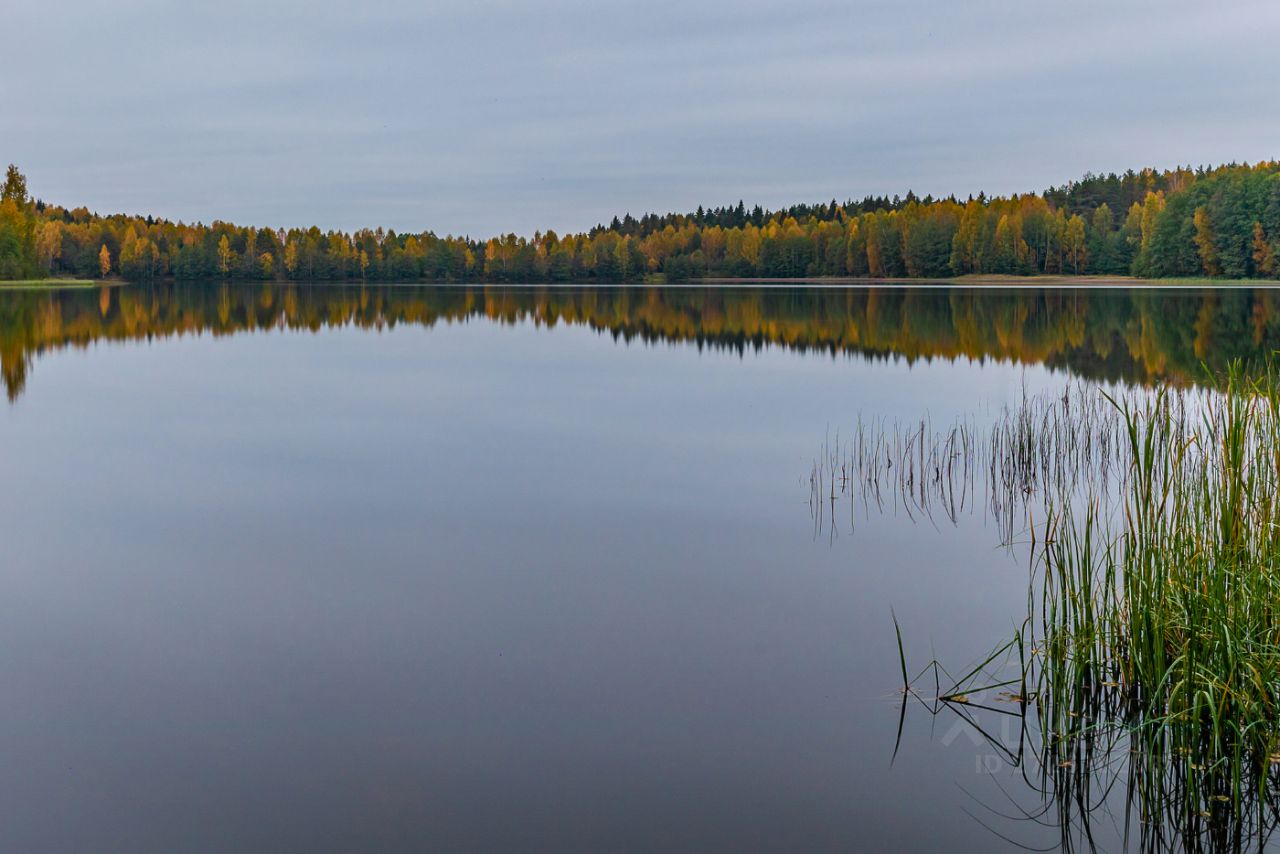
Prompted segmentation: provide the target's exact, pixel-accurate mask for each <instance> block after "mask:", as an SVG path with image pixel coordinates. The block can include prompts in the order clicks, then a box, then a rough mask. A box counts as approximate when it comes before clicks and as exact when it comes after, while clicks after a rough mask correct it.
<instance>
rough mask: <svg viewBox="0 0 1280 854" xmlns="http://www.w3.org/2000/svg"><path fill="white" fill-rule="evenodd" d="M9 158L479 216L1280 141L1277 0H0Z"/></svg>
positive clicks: (771, 192) (46, 169)
mask: <svg viewBox="0 0 1280 854" xmlns="http://www.w3.org/2000/svg"><path fill="white" fill-rule="evenodd" d="M3 19H4V30H5V36H4V49H3V50H0V160H3V161H5V162H8V161H13V162H16V163H17V164H18V165H19V166H20V167H21V168H22V169H23V171H25V172H26V173H27V175H28V178H29V183H30V187H31V190H32V192H33V193H34V194H36V195H38V196H40V197H42V198H44V199H47V200H50V201H56V202H58V203H63V204H68V205H76V204H85V205H88V206H89V207H90V208H92V209H94V210H97V211H99V212H100V213H108V212H117V211H123V212H129V213H154V214H156V215H160V216H165V217H169V218H172V219H183V220H188V221H191V220H203V221H205V222H208V221H211V220H213V219H224V220H231V221H234V222H238V223H243V224H255V225H269V226H279V225H284V226H294V225H311V224H317V225H319V226H321V227H322V228H344V229H350V228H355V227H359V226H363V225H384V226H389V227H393V228H395V229H397V230H400V231H403V230H414V231H418V230H424V229H431V230H434V231H436V232H438V233H441V234H444V233H450V232H451V233H455V234H457V233H469V234H471V235H473V236H487V235H489V234H492V233H497V232H505V231H516V232H518V233H532V232H533V231H534V230H535V229H537V228H544V229H545V228H548V227H551V228H555V229H556V230H559V231H565V230H579V229H584V228H588V227H590V226H591V225H593V224H595V223H596V222H600V221H607V220H608V219H609V218H610V217H612V216H613V215H614V214H615V213H618V214H621V213H623V212H626V211H630V212H632V213H634V214H637V215H638V214H640V213H642V212H644V211H661V212H666V211H673V210H674V211H686V210H692V209H694V208H696V207H697V206H698V205H699V204H704V205H716V204H723V203H733V202H736V201H737V200H738V199H740V198H741V199H744V200H745V201H746V202H747V204H748V206H750V205H752V204H755V203H760V204H763V205H765V206H766V207H777V206H781V205H784V204H789V203H792V202H797V201H816V200H822V199H830V198H832V197H833V196H834V197H836V198H838V199H842V200H843V199H845V198H848V197H850V196H852V197H862V196H864V195H866V194H868V193H873V194H880V193H884V194H890V195H892V194H893V193H904V192H905V191H906V190H907V189H914V190H915V191H916V192H917V193H920V194H921V195H923V194H925V193H933V194H935V195H946V194H948V193H955V194H957V195H961V196H966V195H968V194H970V193H977V192H978V191H979V190H986V191H987V192H997V193H1007V192H1014V191H1023V190H1040V189H1043V188H1044V187H1046V186H1048V185H1051V184H1057V183H1062V182H1063V181H1066V180H1068V179H1071V178H1074V177H1078V176H1079V175H1081V174H1082V173H1084V172H1086V171H1112V170H1114V171H1123V170H1124V169H1126V168H1129V167H1134V168H1138V167H1142V166H1144V165H1155V166H1159V167H1168V166H1173V165H1176V164H1185V163H1191V164H1201V163H1217V162H1222V161H1229V160H1237V161H1239V160H1248V161H1251V162H1252V161H1256V160H1259V159H1263V158H1267V159H1271V158H1277V157H1280V62H1277V59H1276V57H1277V49H1278V46H1280V3H1277V2H1275V0H1265V2H1236V3H1230V4H1215V3H1212V2H1205V0H1198V2H1182V0H1160V2H1124V0H1106V2H1092V0H1088V1H1087V2H1086V1H1085V0H1071V2H1062V0H1054V2H1040V0H1020V2H1019V1H1018V0H1009V2H1005V1H1004V0H1001V1H1000V2H983V0H894V2H843V3H835V2H811V0H803V2H797V0H790V1H789V2H781V0H768V2H757V0H725V2H720V0H716V2H701V3H698V2H689V0H683V2H661V0H651V2H647V3H628V4H616V3H607V2H600V0H596V2H575V0H547V1H546V2H540V3H516V2H484V0H457V1H456V2H451V3H435V2H401V0H382V2H370V3H351V2H343V3H326V2H324V0H309V2H265V0H254V2H235V1H234V0H231V1H230V2H229V1H228V0H222V2H217V3H206V2H196V0H181V2H145V0H124V1H123V2H120V1H119V0H116V1H115V2H109V3H104V2H101V0H40V2H34V1H33V2H16V1H15V2H9V3H6V8H5V9H4V12H3Z"/></svg>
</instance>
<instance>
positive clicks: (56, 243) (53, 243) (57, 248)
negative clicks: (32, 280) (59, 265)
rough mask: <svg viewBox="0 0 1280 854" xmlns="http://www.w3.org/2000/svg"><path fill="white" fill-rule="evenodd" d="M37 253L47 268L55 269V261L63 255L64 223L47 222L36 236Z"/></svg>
mask: <svg viewBox="0 0 1280 854" xmlns="http://www.w3.org/2000/svg"><path fill="white" fill-rule="evenodd" d="M36 254H37V255H38V256H39V258H40V262H41V263H42V264H44V267H45V269H46V270H50V271H52V270H53V262H54V261H56V260H58V258H60V257H61V256H62V223H60V222H58V221H56V220H50V221H49V222H46V223H45V224H44V225H43V226H42V227H41V228H40V233H39V235H38V236H37V237H36Z"/></svg>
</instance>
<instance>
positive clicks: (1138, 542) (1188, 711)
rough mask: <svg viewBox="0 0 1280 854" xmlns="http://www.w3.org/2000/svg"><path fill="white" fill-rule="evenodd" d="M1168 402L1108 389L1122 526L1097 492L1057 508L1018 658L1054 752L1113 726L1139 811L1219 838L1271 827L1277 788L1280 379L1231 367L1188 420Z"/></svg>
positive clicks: (1188, 834) (1192, 834) (1193, 833)
mask: <svg viewBox="0 0 1280 854" xmlns="http://www.w3.org/2000/svg"><path fill="white" fill-rule="evenodd" d="M1177 403H1178V402H1176V401H1175V400H1174V399H1173V398H1172V397H1171V395H1169V394H1168V393H1163V394H1160V395H1158V396H1157V397H1156V398H1155V399H1153V400H1149V401H1147V402H1146V403H1145V404H1144V405H1141V406H1139V407H1133V406H1131V405H1130V403H1129V402H1127V401H1116V402H1115V406H1116V407H1117V409H1118V411H1119V412H1120V413H1121V415H1122V417H1123V422H1124V425H1125V433H1126V438H1127V443H1126V446H1125V448H1124V451H1125V452H1126V453H1127V475H1126V478H1125V485H1124V488H1123V490H1122V494H1121V498H1120V500H1119V507H1120V510H1121V519H1120V522H1119V526H1118V527H1119V532H1118V535H1116V536H1111V535H1110V533H1109V524H1108V517H1107V515H1106V511H1105V508H1106V504H1105V496H1103V495H1100V494H1098V493H1096V492H1091V493H1090V494H1089V498H1090V500H1089V501H1087V502H1085V503H1084V506H1083V508H1081V507H1080V506H1079V505H1078V504H1073V503H1072V502H1069V501H1062V502H1057V503H1054V504H1052V505H1051V508H1050V514H1049V518H1048V519H1046V521H1045V523H1044V531H1045V535H1044V537H1043V540H1044V543H1043V546H1042V552H1041V555H1040V558H1041V560H1040V565H1041V567H1042V570H1043V576H1042V579H1041V584H1040V591H1041V598H1040V605H1039V636H1040V639H1039V643H1038V644H1033V648H1035V649H1036V650H1037V652H1036V655H1035V660H1033V661H1030V662H1028V667H1029V668H1030V669H1032V670H1034V672H1035V673H1036V675H1037V678H1036V679H1035V680H1034V682H1035V684H1036V685H1037V687H1038V696H1037V703H1036V710H1037V712H1038V714H1039V717H1040V724H1041V730H1042V732H1043V733H1044V734H1045V736H1046V738H1047V742H1046V745H1047V748H1048V750H1049V752H1050V754H1051V757H1056V755H1057V754H1059V753H1061V752H1063V751H1070V750H1074V749H1076V748H1077V747H1078V746H1079V745H1080V744H1082V743H1092V742H1093V741H1094V739H1096V737H1097V734H1098V733H1100V732H1106V731H1107V730H1109V729H1121V730H1123V731H1124V732H1125V733H1126V734H1128V736H1129V746H1130V749H1131V751H1132V755H1133V757H1134V763H1135V773H1137V774H1139V775H1140V776H1141V782H1142V783H1143V784H1142V785H1140V786H1136V787H1135V788H1134V790H1133V792H1134V796H1135V801H1136V806H1137V807H1138V809H1139V812H1140V816H1141V818H1142V820H1143V821H1144V822H1153V821H1156V820H1157V819H1159V818H1162V817H1163V818H1164V819H1171V820H1172V821H1173V824H1174V826H1175V827H1176V828H1177V829H1178V830H1179V831H1180V835H1181V836H1182V837H1184V838H1190V839H1197V840H1201V841H1204V839H1205V838H1206V835H1207V838H1208V839H1210V840H1215V841H1216V842H1217V843H1227V842H1228V841H1230V840H1231V839H1233V838H1234V839H1237V840H1239V838H1240V836H1241V834H1242V832H1243V829H1244V828H1245V827H1253V828H1254V829H1255V830H1257V831H1260V830H1261V828H1263V827H1265V826H1266V825H1267V823H1268V822H1267V820H1266V816H1265V814H1264V812H1265V810H1264V807H1265V806H1266V805H1268V803H1269V802H1272V803H1273V802H1274V799H1273V798H1272V797H1271V796H1270V793H1269V792H1268V791H1267V784H1268V781H1269V780H1270V777H1271V774H1270V766H1271V763H1272V759H1273V757H1274V756H1275V754H1276V748H1277V741H1278V737H1280V721H1278V720H1277V714H1278V712H1280V524H1278V523H1280V517H1278V515H1277V514H1278V513H1280V391H1278V386H1277V377H1276V375H1275V372H1274V370H1273V369H1271V368H1269V367H1268V368H1265V369H1264V370H1263V371H1262V372H1261V373H1259V374H1255V373H1252V372H1246V371H1245V370H1243V369H1242V368H1241V367H1240V366H1239V365H1235V366H1233V367H1232V368H1231V369H1230V370H1229V371H1228V372H1227V374H1226V375H1225V376H1224V377H1222V378H1221V379H1220V380H1219V383H1218V386H1217V393H1216V394H1212V395H1210V396H1209V397H1207V398H1206V399H1205V401H1204V406H1203V408H1202V410H1201V412H1200V413H1199V414H1198V417H1189V416H1188V414H1187V410H1186V408H1185V407H1181V406H1178V405H1176V404H1177ZM1033 625H1034V623H1033ZM1246 810H1254V811H1258V814H1257V815H1256V816H1252V817H1250V816H1246V815H1244V813H1245V811H1246ZM1272 812H1273V813H1274V809H1272ZM1251 818H1252V819H1256V820H1250V819H1251Z"/></svg>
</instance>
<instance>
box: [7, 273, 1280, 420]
mask: <svg viewBox="0 0 1280 854" xmlns="http://www.w3.org/2000/svg"><path fill="white" fill-rule="evenodd" d="M473 318H482V319H488V320H491V321H495V322H499V323H504V324H514V323H517V322H524V321H532V322H534V323H538V324H546V325H555V324H558V323H565V324H573V325H585V326H588V327H590V328H592V329H596V330H598V331H601V332H608V333H609V334H611V335H613V336H615V337H616V338H619V339H622V340H625V341H632V340H640V341H644V342H660V341H676V342H688V343H696V344H697V345H698V346H700V347H701V346H709V347H716V348H730V349H736V350H738V351H744V350H746V349H748V348H755V349H759V348H763V347H767V346H778V347H784V348H788V349H795V350H800V351H810V350H813V351H828V352H830V353H832V354H838V353H839V354H848V355H859V356H864V357H868V358H884V357H901V358H905V359H908V360H916V359H935V358H940V359H973V360H985V359H997V360H1002V361H1013V362H1018V363H1023V364H1045V365H1048V366H1050V367H1054V368H1062V369H1066V370H1069V371H1070V372H1072V373H1074V374H1077V375H1080V376H1085V377H1090V378H1097V379H1106V380H1112V381H1116V380H1123V381H1132V382H1150V381H1153V380H1166V381H1173V382H1178V383H1183V382H1194V381H1196V380H1198V378H1199V377H1200V376H1201V373H1202V365H1203V363H1205V362H1207V363H1208V364H1209V365H1210V366H1211V367H1212V366H1216V365H1221V364H1224V363H1225V362H1226V361H1227V360H1229V359H1233V358H1239V357H1244V358H1256V357H1259V356H1261V355H1264V354H1266V353H1269V352H1271V351H1272V350H1274V349H1276V347H1277V346H1278V345H1280V291H1277V290H1269V289H1265V288H1258V289H1252V288H1239V289H1208V290H1205V289H1194V288H1180V289H1160V290H1156V289H1126V288H1114V289H1110V288H1109V289H1077V290H1069V289H1068V290H1064V289H1057V288H1054V289H1046V288H1020V289H991V288H982V289H975V288H951V287H937V288H897V287H859V288H816V289H815V288H806V289H788V288H761V287H754V288H736V287H735V288H665V287H649V288H623V287H618V288H564V289H560V288H525V287H476V288H460V287H397V286H378V287H339V286H293V285H290V286H277V285H252V286H250V285H244V286H240V285H226V284H216V283H214V284H180V285H173V286H160V287H146V288H144V287H126V288H118V289H102V290H96V291H95V290H88V291H86V290H65V291H0V368H2V370H3V376H4V383H5V389H6V391H7V392H8V395H9V399H10V400H15V399H17V398H18V397H19V396H20V395H21V394H22V391H23V389H24V388H25V386H26V383H27V380H28V375H29V373H30V371H31V364H32V359H33V357H35V356H37V355H38V354H40V353H42V352H44V351H46V350H49V349H57V348H62V347H68V346H86V345H88V344H90V343H92V342H95V341H100V340H106V341H118V340H143V339H150V338H154V337H166V336H172V335H185V334H192V333H205V332H207V333H210V334H214V335H226V334H233V333H236V332H242V331H251V330H269V329H292V330H303V329H306V330H313V331H314V330H319V329H323V328H327V327H337V326H347V325H354V326H358V327H360V328H364V329H370V328H372V329H379V328H383V327H390V326H394V325H396V324H403V323H407V324H415V325H420V326H424V327H430V326H433V325H434V324H436V323H439V322H441V321H444V322H449V323H452V322H461V321H467V320H470V319H473Z"/></svg>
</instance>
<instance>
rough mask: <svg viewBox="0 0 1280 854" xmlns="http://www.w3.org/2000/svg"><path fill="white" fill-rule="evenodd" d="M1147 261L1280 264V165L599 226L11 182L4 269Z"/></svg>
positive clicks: (513, 275)
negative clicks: (301, 215) (428, 219)
mask: <svg viewBox="0 0 1280 854" xmlns="http://www.w3.org/2000/svg"><path fill="white" fill-rule="evenodd" d="M969 274H978V275H1001V274H1003V275H1036V274H1050V275H1052V274H1062V275H1136V276H1143V277H1152V278H1161V277H1200V276H1208V277H1223V278H1280V162H1276V161H1267V162H1260V163H1256V164H1253V165H1249V164H1239V165H1238V164H1229V165H1226V166H1219V167H1215V168H1203V167H1202V168H1199V169H1195V170H1193V169H1189V168H1179V169H1174V170H1165V171H1157V170H1154V169H1144V170H1142V171H1141V172H1134V171H1129V172H1126V173H1125V174H1123V175H1116V174H1110V175H1101V176H1098V175H1086V176H1085V177H1084V178H1082V179H1081V180H1079V181H1074V182H1071V183H1069V184H1065V185H1063V186H1061V187H1052V188H1050V189H1048V190H1046V191H1044V192H1043V193H1039V194H1035V193H1026V194H1021V195H1013V196H1005V197H987V196H985V195H979V196H978V197H976V198H969V199H967V200H964V201H961V200H959V199H957V198H955V197H949V198H945V199H934V198H932V197H927V196H926V197H924V198H919V197H917V196H915V195H914V194H912V193H908V194H907V196H906V197H904V198H899V197H896V196H895V197H894V198H892V199H888V198H874V197H868V198H866V199H863V200H862V201H852V200H850V201H847V202H845V203H843V204H841V203H837V202H836V201H835V200H832V201H831V202H830V203H820V204H813V205H795V206H792V207H790V208H786V209H783V210H779V211H768V210H764V209H762V208H760V207H759V206H757V207H755V208H753V209H751V210H748V209H747V208H746V206H745V205H744V204H743V203H742V202H739V203H738V204H737V205H730V206H725V207H719V208H710V209H705V208H701V207H700V208H699V209H698V210H697V211H695V212H692V213H689V214H666V215H657V214H646V215H645V216H643V217H641V218H639V219H636V218H634V217H632V216H630V215H627V216H625V217H624V218H622V219H618V218H615V219H614V220H613V221H612V222H610V223H609V224H608V225H603V224H602V225H599V226H597V227H595V228H593V229H591V230H590V231H588V232H585V233H579V234H566V235H563V236H562V235H558V234H556V233H555V232H554V231H546V232H541V231H539V232H536V233H535V234H534V235H533V236H532V237H524V236H517V235H515V234H506V235H501V236H497V237H492V238H489V239H488V240H475V239H472V238H470V237H455V236H453V235H446V236H443V237H441V236H438V235H437V234H435V233H434V232H431V231H426V232H421V233H396V232H395V231H392V230H384V229H382V228H377V229H361V230H358V231H355V232H351V233H348V232H343V231H321V230H320V229H319V228H316V227H314V226H313V227H311V228H308V229H300V228H293V229H287V230H286V229H270V228H255V227H245V226H237V225H234V224H231V223H226V222H213V223H211V224H209V225H205V224H203V223H195V224H187V223H182V222H171V221H169V220H164V219H156V218H154V217H151V216H147V217H139V216H129V215H124V214H114V215H110V216H101V215H99V214H96V213H91V212H90V211H89V210H87V209H86V208H83V207H79V208H71V209H68V208H65V207H61V206H58V205H51V204H46V203H45V202H43V201H41V200H37V199H33V198H31V197H30V195H29V194H28V191H27V184H26V179H25V178H24V177H23V175H22V174H21V173H20V172H19V171H18V169H17V168H16V167H15V166H10V167H9V169H8V172H7V174H6V178H5V182H4V186H3V191H2V195H0V279H19V278H41V277H45V276H68V275H69V276H75V277H81V278H107V277H109V276H112V275H118V276H121V277H124V278H126V279H129V280H132V281H153V280H157V279H184V280H196V279H225V280H265V281H433V282H488V283H500V282H529V283H539V282H552V283H554V282H580V283H591V282H631V281H665V282H683V281H687V280H691V279H701V278H709V277H739V278H755V277H760V278H798V277H821V276H850V277H867V278H885V279H893V278H905V277H915V278H946V277H951V276H963V275H969Z"/></svg>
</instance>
